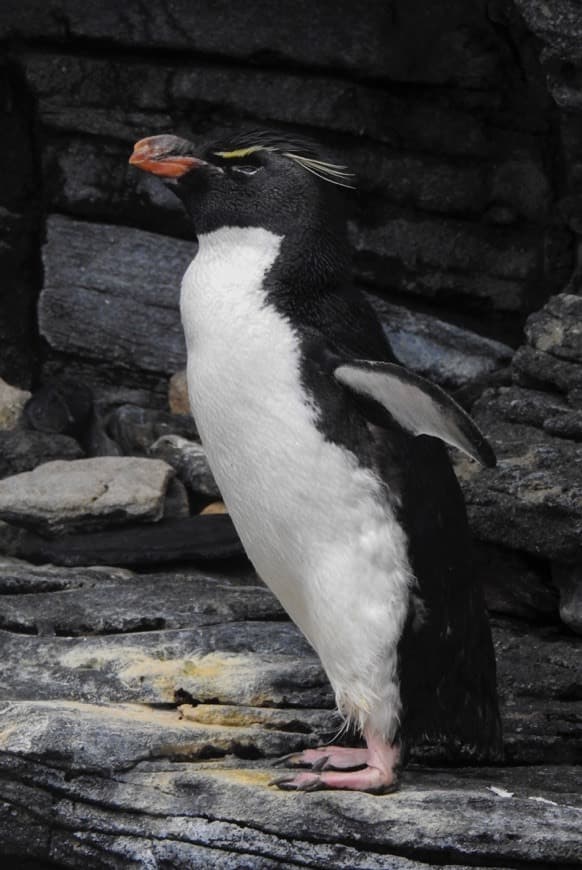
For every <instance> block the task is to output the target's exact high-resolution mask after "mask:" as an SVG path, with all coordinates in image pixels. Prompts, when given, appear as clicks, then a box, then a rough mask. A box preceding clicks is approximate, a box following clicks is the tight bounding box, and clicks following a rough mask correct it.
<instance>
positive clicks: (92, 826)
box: [0, 560, 582, 870]
mask: <svg viewBox="0 0 582 870" xmlns="http://www.w3.org/2000/svg"><path fill="white" fill-rule="evenodd" d="M0 576H2V577H3V578H5V579H4V584H5V585H4V587H3V588H2V589H1V591H2V593H3V596H2V597H3V604H5V607H3V608H2V619H3V620H4V622H3V625H4V630H0V648H1V649H2V653H3V654H2V656H0V687H1V688H0V712H1V720H2V729H1V730H0V767H1V768H2V777H0V797H1V799H2V801H3V802H4V804H5V805H7V806H8V807H9V812H8V814H0V840H1V842H2V843H3V846H4V848H5V849H7V851H8V854H11V853H13V854H15V855H27V856H28V857H29V858H31V859H32V858H34V859H35V860H48V859H49V858H50V859H51V860H53V861H65V865H66V863H67V862H68V864H69V865H70V863H71V861H72V860H74V861H75V862H76V863H77V862H78V861H80V860H81V859H82V860H83V863H85V864H86V865H87V866H89V867H92V866H94V867H102V866H103V862H104V861H105V862H106V863H107V866H119V867H122V866H125V867H126V866H128V862H130V866H131V865H132V864H133V865H135V866H152V867H153V866H156V863H159V862H160V861H162V862H168V861H169V862H170V863H172V864H174V865H175V864H176V862H178V866H183V862H185V865H187V866H193V867H200V868H203V867H206V866H210V865H212V866H225V867H227V866H229V867H233V868H234V867H243V866H248V867H249V868H255V867H261V866H266V867H267V866H270V864H268V863H267V864H263V863H261V862H263V861H268V862H271V863H272V864H273V866H287V862H291V863H290V864H288V866H292V865H294V864H296V860H295V857H296V856H297V855H299V854H300V855H301V860H302V861H303V862H305V861H309V862H310V863H311V864H313V865H314V866H338V867H342V866H343V867H346V868H348V867H349V868H357V867H361V868H362V870H363V868H377V870H381V868H384V867H386V861H387V860H388V861H389V863H390V866H391V867H395V868H398V870H421V868H425V867H427V866H431V865H430V864H428V865H427V860H428V861H431V862H432V861H435V862H437V863H438V864H439V865H441V864H442V862H443V861H444V862H446V865H447V866H451V867H457V868H460V867H466V862H470V864H471V866H473V867H475V866H485V865H489V866H496V867H500V868H501V867H503V866H510V865H514V864H515V863H516V862H520V863H521V864H523V865H524V866H532V867H540V868H541V867H544V866H548V863H549V864H553V863H559V862H561V863H562V864H568V863H570V864H571V863H573V861H574V860H575V859H574V856H575V855H576V850H577V844H578V840H579V821H580V809H578V806H579V790H578V788H577V780H576V774H575V770H574V769H572V768H571V767H568V766H566V763H568V762H569V763H571V762H572V761H573V760H574V759H575V758H576V757H578V758H580V754H581V750H582V745H581V742H580V730H579V722H580V714H579V710H578V707H579V702H577V701H576V698H577V697H579V694H580V683H579V669H577V658H578V657H579V647H578V645H577V644H575V643H574V642H573V641H572V640H569V639H568V638H564V637H561V636H560V635H559V633H557V632H556V630H555V629H553V628H552V629H543V630H540V631H538V632H537V633H536V634H535V635H532V633H531V632H526V631H524V630H523V628H520V627H519V625H518V624H514V623H511V622H507V621H502V622H498V623H496V624H494V626H493V632H494V638H495V645H496V650H497V654H498V660H499V675H500V688H501V699H502V709H503V718H504V725H505V732H506V745H507V750H508V754H509V757H510V760H511V762H512V766H511V767H508V768H500V767H498V768H480V769H471V768H462V769H449V770H447V769H443V768H442V767H441V768H439V767H436V768H432V769H428V768H426V767H424V768H423V767H419V766H418V765H413V766H411V767H410V768H409V769H408V770H407V771H406V772H405V774H404V776H403V781H402V789H401V791H400V792H398V793H396V794H395V795H392V796H390V797H389V798H377V797H374V796H371V795H364V794H347V793H339V792H338V793H325V794H321V795H308V796H305V798H306V799H308V800H305V799H301V798H300V796H297V795H288V794H284V793H281V792H278V791H277V790H275V789H274V788H270V787H269V786H268V783H269V781H270V780H271V779H272V778H273V777H274V776H275V775H276V774H277V773H278V772H279V771H274V770H273V768H272V767H271V763H272V760H273V759H274V758H277V757H279V756H280V755H281V754H283V753H287V752H293V751H297V750H298V749H300V748H302V747H305V746H313V745H316V744H317V743H319V742H321V741H322V740H329V739H332V738H333V736H334V734H335V733H336V731H337V726H338V720H337V718H336V716H335V714H334V712H333V698H332V693H331V690H330V687H329V685H328V684H327V680H326V678H325V676H324V674H323V672H322V671H321V668H320V666H319V663H318V661H317V659H316V657H315V656H314V654H313V652H312V651H311V649H310V647H309V645H308V644H307V642H306V641H305V639H304V638H302V636H301V635H300V634H299V632H298V630H297V629H296V628H295V627H294V626H293V625H292V624H291V623H289V622H288V621H286V620H285V619H282V616H283V614H282V611H281V608H280V605H279V604H278V602H277V601H275V599H274V598H273V597H272V595H271V594H270V592H269V591H268V590H267V589H266V588H265V587H263V586H262V585H260V586H259V585H256V583H253V578H252V576H250V577H239V576H238V575H232V576H228V575H225V574H222V575H209V574H206V573H202V572H197V571H182V572H173V573H165V574H148V575H145V576H139V575H137V574H133V573H131V572H129V571H119V570H116V569H110V568H109V569H108V568H90V569H69V570H65V569H62V568H54V567H51V566H39V567H36V568H33V567H31V566H29V565H27V564H26V563H23V562H17V561H14V560H3V561H2V562H0ZM8 626H10V630H6V629H7V628H8ZM35 634H36V636H35ZM420 757H423V756H422V754H421V755H420ZM524 759H526V760H527V762H528V763H535V764H536V765H537V766H534V767H528V768H525V767H521V766H519V765H520V764H522V763H523V761H524ZM540 763H542V764H553V765H555V764H557V763H561V766H560V767H559V768H557V767H551V766H550V767H541V766H539V765H540ZM24 797H26V800H24ZM307 804H309V805H307ZM580 806H582V805H580ZM26 807H34V818H32V816H31V817H30V818H29V816H28V810H27V809H26ZM258 818H260V820H261V821H260V825H259V824H257V822H256V819H258ZM15 819H17V820H18V824H15V821H14V820H15ZM29 823H30V824H29ZM23 826H25V827H26V831H27V836H26V838H23V837H22V836H21V830H22V827H23ZM443 831H446V841H443ZM516 831H518V832H519V834H516ZM69 832H72V833H71V834H70V833H69ZM281 832H284V836H283V835H282V833H281ZM306 832H307V833H306ZM73 833H74V836H73ZM291 841H292V843H293V845H292V846H290V842H291ZM176 844H178V845H176ZM96 845H97V846H98V850H97V851H95V848H96ZM71 850H72V851H71ZM180 850H181V851H180ZM233 850H234V851H233ZM402 854H405V855H406V857H398V856H400V855H402ZM67 855H68V858H66V857H65V856H67ZM72 856H73V857H72ZM223 859H224V861H225V862H227V863H224V865H222V864H221V863H220V862H221V861H223ZM208 862H210V864H209V863H208ZM245 862H247V863H245ZM451 862H454V863H451Z"/></svg>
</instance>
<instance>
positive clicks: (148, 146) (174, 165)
mask: <svg viewBox="0 0 582 870" xmlns="http://www.w3.org/2000/svg"><path fill="white" fill-rule="evenodd" d="M191 148H192V145H191V143H190V142H188V141H187V140H186V139H179V138H178V136H149V137H148V138H147V139H140V140H139V142H136V143H135V145H134V146H133V154H132V155H131V157H130V158H129V162H130V164H131V165H132V166H137V168H138V169H143V170H144V172H152V173H153V174H154V175H159V176H161V177H162V178H180V177H181V176H182V175H185V174H186V173H187V172H190V171H191V170H192V169H198V168H200V167H201V166H208V165H209V164H208V163H207V162H206V161H205V160H200V158H199V157H194V156H193V155H192V154H188V153H187V152H188V151H190V150H191Z"/></svg>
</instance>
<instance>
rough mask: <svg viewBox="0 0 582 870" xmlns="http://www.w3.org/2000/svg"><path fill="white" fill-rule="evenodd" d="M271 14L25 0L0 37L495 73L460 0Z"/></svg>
mask: <svg viewBox="0 0 582 870" xmlns="http://www.w3.org/2000/svg"><path fill="white" fill-rule="evenodd" d="M271 12H272V9H271V6H270V5H269V3H268V2H267V0H259V2H257V3H256V5H255V6H254V7H253V16H252V26H251V27H249V19H248V14H245V13H243V12H242V11H239V10H232V8H230V7H229V5H228V3H226V2H225V0H220V2H218V3H214V4H212V6H208V7H206V6H200V7H199V8H197V9H196V11H195V12H194V10H193V9H192V7H191V6H190V5H189V4H188V3H187V2H184V0H180V2H178V3H176V4H175V5H174V6H173V7H172V9H171V10H168V9H167V7H166V6H165V5H164V4H163V3H152V4H150V5H149V6H148V7H147V11H145V12H143V11H140V12H139V14H131V15H129V16H127V15H125V14H122V12H121V10H120V9H119V7H118V6H116V5H115V4H114V3H113V2H109V3H107V4H103V3H97V2H95V0H91V2H89V3H87V4H86V6H85V8H84V9H83V13H82V14H81V11H80V10H79V8H78V7H77V6H76V4H75V3H74V2H72V0H59V2H58V3H57V4H56V6H55V7H54V10H53V14H49V10H47V9H46V8H45V7H44V6H43V4H42V3H41V2H38V0H36V2H35V0H29V2H28V3H27V4H26V6H25V7H24V8H22V9H20V10H18V11H17V10H16V9H13V8H12V7H10V6H8V7H6V8H5V9H3V10H2V15H1V17H0V34H2V36H3V37H4V38H6V37H14V36H20V37H24V38H25V39H30V38H33V39H34V38H35V37H36V38H38V37H40V38H44V39H47V38H48V39H52V40H53V41H59V40H62V39H63V38H65V37H66V38H69V39H71V38H73V39H75V38H76V39H80V40H81V41H83V40H84V41H87V40H93V41H101V42H102V41H103V40H110V41H113V42H114V43H115V44H116V45H118V46H125V47H127V46H129V47H131V48H136V47H139V48H142V49H143V48H157V49H177V50H181V51H187V52H188V55H189V56H190V57H192V56H195V55H197V54H198V55H202V56H204V55H210V56H211V57H220V56H223V55H224V54H225V50H227V52H228V57H229V58H231V59H236V60H237V61H238V62H239V65H240V62H241V61H246V62H247V64H248V63H250V64H255V65H258V64H259V63H262V64H264V65H269V66H274V65H275V62H278V64H279V65H281V66H289V65H292V66H304V67H310V66H311V67H315V69H316V70H320V69H326V68H327V69H330V68H331V69H335V70H338V72H340V74H342V75H343V76H345V75H346V74H352V75H353V74H356V76H371V77H373V78H381V79H387V78H390V79H395V80H399V81H405V82H415V83H416V82H427V81H428V82H431V83H445V84H447V85H448V84H450V83H451V82H455V83H456V82H459V81H462V82H464V83H465V84H466V85H468V86H469V87H474V88H477V87H479V86H481V87H486V83H489V84H490V83H491V81H492V79H493V80H495V77H496V75H497V69H496V63H497V51H496V48H495V46H494V45H492V42H491V37H490V35H489V31H487V29H486V25H485V22H484V21H482V20H481V19H480V17H476V16H475V15H474V14H471V13H472V10H469V9H468V8H467V7H466V5H465V4H463V3H462V2H460V0H448V2H447V4H446V6H441V7H439V9H438V10H437V9H432V8H428V9H427V8H426V7H425V6H424V5H423V4H422V2H421V0H414V2H409V3H406V4H405V3H400V2H399V3H398V4H397V8H391V7H389V8H386V5H385V3H383V2H381V0H374V2H371V3H369V4H368V6H367V14H366V15H365V16H362V15H361V14H360V10H359V9H358V8H357V6H355V5H353V4H351V3H342V4H341V7H340V9H339V12H338V6H337V4H334V3H333V2H331V0H322V2H321V3H320V5H319V6H318V12H317V19H316V20H315V19H314V18H313V9H312V7H311V6H310V5H309V3H307V2H306V0H300V2H298V3H297V4H295V5H294V7H293V8H292V9H291V8H287V7H282V8H281V10H280V14H278V15H277V16H276V17H273V16H272V15H271V14H270V13H271ZM423 14H424V16H425V17H424V18H423ZM419 21H422V22H423V26H422V28H421V29H420V31H419ZM314 28H315V29H314ZM487 36H489V38H487ZM226 47H227V48H226ZM123 85H124V83H123V81H119V80H117V81H113V82H112V83H111V87H112V88H113V89H116V88H117V89H123ZM87 87H89V84H88V83H87ZM160 93H163V90H162V86H161V85H160ZM138 105H139V104H138Z"/></svg>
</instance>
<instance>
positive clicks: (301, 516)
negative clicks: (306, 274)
mask: <svg viewBox="0 0 582 870" xmlns="http://www.w3.org/2000/svg"><path fill="white" fill-rule="evenodd" d="M280 244H281V239H280V237H277V236H275V235H273V234H271V233H268V232H267V231H266V230H262V229H258V228H254V229H244V230H243V229H238V228H226V229H222V230H219V231H217V232H215V233H212V234H209V235H208V236H206V237H204V236H203V237H201V239H200V247H199V252H198V255H197V256H196V258H195V259H194V261H193V262H192V264H191V266H190V267H189V269H188V271H187V272H186V275H185V276H184V281H183V284H182V302H181V305H182V318H183V322H184V328H185V332H186V340H187V347H188V386H189V392H190V401H191V405H192V410H193V413H194V417H195V419H196V424H197V426H198V429H199V432H200V435H201V438H202V441H203V443H204V446H205V449H206V451H207V455H208V460H209V463H210V466H211V468H212V470H213V473H214V475H215V477H216V481H217V483H218V486H219V487H220V490H221V492H222V494H223V497H224V500H225V502H226V504H227V507H228V509H229V512H230V514H231V516H232V519H233V522H234V524H235V526H236V528H237V531H238V533H239V535H240V537H241V540H242V542H243V544H244V546H245V549H246V551H247V553H248V555H249V558H250V559H251V561H252V562H253V564H254V565H255V568H256V569H257V572H258V574H259V576H261V577H262V579H263V580H264V581H265V582H266V583H267V584H268V585H269V586H270V588H271V589H272V590H273V592H274V593H275V595H276V596H277V597H278V598H279V600H280V601H281V603H282V604H283V606H284V607H285V609H286V610H287V611H288V613H289V614H290V616H291V617H292V619H293V620H294V621H295V622H296V623H297V624H298V626H299V627H300V628H301V629H302V630H303V632H304V633H305V635H306V636H307V637H308V639H309V640H310V641H311V643H312V645H313V646H314V647H315V648H316V650H317V652H318V653H319V655H320V657H321V659H322V663H323V665H324V667H325V669H326V671H327V673H328V675H329V677H330V680H331V682H332V684H333V685H334V688H335V689H336V692H337V693H338V696H340V697H338V701H339V703H340V705H341V706H343V707H344V709H346V710H347V712H348V713H349V715H354V714H353V707H354V705H355V700H354V697H353V695H354V692H353V691H352V689H351V688H350V689H349V691H348V689H346V685H349V686H353V684H354V682H356V683H357V684H358V685H357V688H356V691H355V694H356V695H358V696H361V700H362V703H363V704H364V706H366V705H368V706H370V704H372V703H373V697H376V696H377V695H378V694H379V689H378V687H377V686H376V680H375V679H372V678H370V682H371V685H370V686H369V687H368V688H366V687H363V686H362V680H363V674H364V673H367V672H369V671H371V670H376V671H378V659H379V658H380V659H384V661H385V662H386V664H387V669H388V672H389V673H388V674H387V672H386V669H385V668H384V667H383V668H382V671H383V674H382V676H383V683H384V684H385V683H386V682H388V683H390V682H392V683H394V682H395V679H396V677H395V667H396V659H395V647H396V643H397V640H398V637H399V636H400V633H401V629H402V625H403V621H404V618H405V614H406V607H407V601H408V586H409V581H410V574H409V568H408V563H407V558H406V541H405V539H404V536H403V534H402V531H401V529H400V527H399V526H398V524H397V523H396V521H395V519H394V517H393V515H392V513H391V511H390V508H389V506H388V504H387V502H386V500H385V498H384V497H383V492H382V484H381V483H380V482H379V481H378V479H377V478H376V477H375V475H373V474H372V473H370V472H369V471H367V470H365V469H362V468H360V467H359V466H358V464H357V461H356V459H355V457H354V456H352V455H351V454H349V453H348V452H347V451H346V450H345V449H343V448H341V447H338V446H337V445H334V444H331V443H330V442H328V441H326V440H325V438H324V437H323V435H322V434H321V433H320V431H319V430H318V428H317V426H316V422H315V421H316V410H315V409H314V407H313V406H312V404H311V403H310V400H309V397H308V395H307V394H306V392H305V390H304V388H303V386H302V384H301V379H300V349H299V343H298V339H297V336H296V334H295V333H294V330H293V329H292V327H291V325H290V324H289V322H287V321H286V319H285V318H283V317H282V316H281V315H280V314H279V313H278V312H277V311H276V309H275V308H274V307H272V306H271V305H268V304H267V303H266V299H265V294H264V292H263V289H262V283H263V277H264V275H265V273H266V272H267V271H268V269H269V268H270V267H271V266H272V264H273V263H274V261H275V259H276V257H277V254H278V251H279V247H280ZM372 684H373V685H372ZM395 691H396V692H397V686H396V687H395ZM346 693H347V694H346ZM382 694H385V692H384V690H383V691H382ZM393 694H394V693H393ZM344 695H345V697H344ZM348 695H349V697H348ZM390 703H392V704H393V706H395V707H397V706H398V700H397V699H393V700H392V701H391V702H390ZM396 713H397V711H396ZM358 715H359V714H358ZM360 718H361V716H360Z"/></svg>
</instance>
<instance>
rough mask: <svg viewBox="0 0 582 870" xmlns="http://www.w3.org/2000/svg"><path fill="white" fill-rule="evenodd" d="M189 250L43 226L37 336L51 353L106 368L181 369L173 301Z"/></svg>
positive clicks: (165, 241) (116, 231)
mask: <svg viewBox="0 0 582 870" xmlns="http://www.w3.org/2000/svg"><path fill="white" fill-rule="evenodd" d="M194 250H195V249H194V245H193V243H189V242H183V241H178V240H174V239H169V238H167V237H163V236H157V235H153V234H152V233H147V232H143V231H141V230H133V229H129V228H126V227H114V226H105V225H101V224H100V225H96V224H89V223H81V222H78V221H73V220H71V219H69V218H64V217H58V216H53V217H51V218H49V221H48V232H47V244H46V247H45V249H44V264H45V286H44V288H43V291H42V294H41V298H40V303H39V324H40V330H41V333H42V334H43V336H44V337H45V338H46V339H47V341H48V342H49V344H50V346H51V347H52V348H53V349H55V350H58V351H62V352H65V353H67V354H78V355H80V356H81V357H86V358H89V359H91V358H93V359H98V360H99V361H100V362H101V363H103V362H104V363H105V364H107V365H109V366H118V367H121V368H122V369H123V368H130V369H134V370H139V369H143V370H146V371H147V372H158V373H160V372H165V373H168V374H171V373H173V372H174V371H176V370H177V369H179V368H183V366H184V363H185V348H184V336H183V333H182V327H181V324H180V318H179V314H178V295H179V288H180V281H181V278H182V275H183V273H184V271H185V270H186V267H187V266H188V264H189V262H190V261H191V259H192V256H193V254H194Z"/></svg>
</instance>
